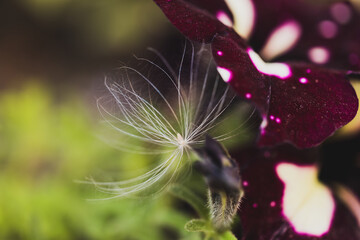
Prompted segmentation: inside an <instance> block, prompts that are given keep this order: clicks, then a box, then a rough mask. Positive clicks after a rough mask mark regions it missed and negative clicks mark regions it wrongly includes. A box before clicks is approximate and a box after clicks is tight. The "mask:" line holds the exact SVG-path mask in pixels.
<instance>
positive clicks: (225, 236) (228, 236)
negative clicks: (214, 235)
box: [219, 231, 237, 240]
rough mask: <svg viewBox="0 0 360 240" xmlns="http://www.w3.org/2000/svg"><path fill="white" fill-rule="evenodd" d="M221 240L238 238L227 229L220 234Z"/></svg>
mask: <svg viewBox="0 0 360 240" xmlns="http://www.w3.org/2000/svg"><path fill="white" fill-rule="evenodd" d="M219 239H221V240H237V238H236V237H235V236H234V234H233V233H232V232H231V231H226V232H224V233H223V234H221V235H220V238H219Z"/></svg>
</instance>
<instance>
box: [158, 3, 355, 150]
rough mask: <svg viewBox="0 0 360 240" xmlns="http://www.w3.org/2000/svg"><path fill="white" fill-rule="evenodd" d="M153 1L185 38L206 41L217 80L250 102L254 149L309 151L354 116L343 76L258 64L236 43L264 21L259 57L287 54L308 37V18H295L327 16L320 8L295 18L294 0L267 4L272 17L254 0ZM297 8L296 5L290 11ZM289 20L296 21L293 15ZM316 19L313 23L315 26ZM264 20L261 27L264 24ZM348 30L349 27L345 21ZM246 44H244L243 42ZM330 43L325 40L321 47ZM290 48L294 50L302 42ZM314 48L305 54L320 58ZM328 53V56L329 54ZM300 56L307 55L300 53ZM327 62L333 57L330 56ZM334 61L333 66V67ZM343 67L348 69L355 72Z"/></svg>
mask: <svg viewBox="0 0 360 240" xmlns="http://www.w3.org/2000/svg"><path fill="white" fill-rule="evenodd" d="M154 1H155V2H156V3H157V4H158V5H159V7H160V8H161V9H162V10H163V12H164V13H165V15H166V16H167V17H168V18H169V20H170V21H171V22H172V23H173V24H174V25H175V26H176V27H177V28H178V29H179V30H180V31H181V32H182V33H183V34H184V35H185V36H187V37H188V38H189V39H191V40H194V41H200V42H205V43H210V44H211V47H212V51H213V56H214V59H215V61H216V63H217V65H218V71H219V73H220V75H221V76H222V78H223V80H224V81H225V82H228V83H229V84H230V85H231V86H232V87H233V88H234V89H235V90H236V91H237V93H238V95H239V96H241V97H243V98H245V99H248V100H249V101H251V102H252V103H253V104H254V105H255V106H256V107H257V109H258V111H259V112H260V114H261V116H262V119H263V121H262V124H261V126H260V128H261V136H260V139H259V144H260V145H274V144H278V143H281V142H290V143H292V144H294V145H295V146H297V147H299V148H307V147H312V146H315V145H318V144H320V143H321V142H322V141H324V140H325V139H326V138H327V137H329V136H330V135H332V134H333V133H334V131H336V130H337V129H338V128H340V127H342V126H344V125H345V124H347V123H348V122H349V121H350V120H351V119H352V118H353V117H354V116H355V114H356V112H357V109H358V99H357V97H356V93H355V91H354V90H353V88H352V86H351V85H350V83H349V82H348V72H347V71H345V70H331V69H328V68H325V67H322V66H320V65H317V64H310V63H293V62H286V63H266V62H264V61H263V60H262V58H261V57H260V56H259V55H258V54H257V53H256V52H255V51H254V50H253V49H252V48H251V47H250V46H249V45H248V43H247V42H246V41H245V40H244V38H249V37H250V36H251V33H252V31H253V34H254V37H256V36H260V37H262V35H261V34H259V33H258V32H259V31H260V32H261V29H262V25H260V24H258V23H261V22H264V27H265V28H264V32H266V31H268V28H269V27H270V28H272V27H275V31H274V33H273V34H270V35H272V37H270V40H268V41H267V42H266V44H265V46H264V48H263V49H262V50H261V53H262V54H263V55H264V56H265V57H266V58H267V59H270V58H272V57H274V56H279V55H280V54H281V53H283V52H285V51H288V53H289V54H290V55H291V56H294V55H296V54H295V53H296V51H295V49H296V48H294V51H290V52H289V49H292V48H293V47H294V46H295V45H296V43H300V42H303V43H302V44H308V40H307V39H308V37H307V36H308V35H309V33H308V32H307V30H306V29H305V25H306V24H310V23H309V21H310V20H307V21H305V20H304V21H303V20H302V16H307V14H314V13H323V12H325V11H327V10H324V9H325V7H323V6H322V7H318V8H315V10H311V9H310V10H309V12H308V13H307V14H303V15H300V14H297V13H298V12H301V11H304V9H305V10H306V9H307V8H306V6H307V5H306V4H305V3H303V5H301V2H302V1H299V0H296V1H293V2H292V3H291V4H290V3H288V4H285V3H283V2H284V1H281V0H278V1H273V2H274V3H273V2H272V4H278V5H276V6H279V8H280V9H281V11H280V12H276V11H275V10H273V9H272V6H269V3H268V2H269V1H267V3H262V4H261V2H263V1H260V0H254V1H251V0H239V1H234V0H219V1H205V0H193V1H185V0H154ZM239 3H241V4H242V5H239ZM292 4H293V5H292ZM298 5H299V6H301V7H296V6H298ZM274 6H275V5H274ZM339 6H340V5H338V7H337V8H339ZM341 6H342V7H341ZM341 6H340V8H342V9H348V10H349V9H350V7H349V6H350V5H349V4H347V5H346V6H345V5H341ZM344 7H345V8H344ZM333 8H334V7H333ZM264 9H270V10H271V11H270V12H273V11H274V13H277V14H275V15H274V14H265V13H267V12H266V10H264ZM274 9H277V8H276V7H274ZM334 9H335V8H334ZM350 10H351V12H350V13H348V15H349V14H352V15H351V16H350V17H348V18H352V19H355V18H356V17H357V16H358V15H357V13H356V12H355V11H353V10H352V9H350ZM332 11H333V12H334V13H333V15H334V18H335V20H336V21H338V22H339V24H343V25H345V23H349V22H351V19H350V20H346V19H345V15H346V10H342V12H344V11H345V15H344V13H341V11H340V10H339V9H338V10H336V11H335V10H332ZM336 12H337V13H336ZM339 12H340V13H339ZM329 14H330V13H329ZM273 15H274V16H273ZM293 15H294V16H296V17H294V18H293V17H292V16H293ZM289 16H291V17H289ZM267 19H269V20H267ZM314 19H315V16H314ZM319 19H320V17H319ZM319 19H317V20H318V21H320V20H321V19H320V20H319ZM335 20H334V21H335ZM345 20H346V21H345ZM257 21H258V23H257V24H255V27H254V23H256V22H257ZM267 21H269V24H266V23H267ZM324 21H326V20H324ZM329 23H330V21H329V22H324V23H323V24H322V25H324V27H323V28H324V29H325V30H324V31H325V32H326V31H328V30H327V29H328V27H327V25H329ZM279 24H280V25H279ZM314 24H315V23H314ZM320 25H321V24H320ZM322 25H321V26H322ZM330 25H331V24H330ZM330 25H329V26H330ZM350 25H351V26H352V25H354V24H353V23H352V22H351V24H350ZM350 25H349V26H350ZM306 26H307V25H306ZM336 26H337V25H336ZM351 26H350V27H351ZM259 29H260V30H259ZM321 29H322V28H321V27H320V30H321ZM305 30H306V31H305ZM344 31H345V30H344ZM284 33H285V35H286V34H287V35H289V36H290V40H289V41H283V38H284ZM302 33H304V34H302ZM339 34H340V33H339ZM241 36H242V37H241ZM325 36H327V38H326V37H325V40H329V39H331V36H330V33H328V32H326V33H325ZM339 36H340V35H339ZM344 36H345V37H346V36H347V35H344ZM323 38H324V37H323ZM314 39H317V38H314ZM320 39H322V38H321V36H320ZM346 39H347V38H346ZM341 40H342V38H335V35H334V36H333V39H332V40H331V41H336V42H337V41H341ZM329 41H330V40H329ZM251 42H252V41H251V39H250V44H251ZM316 43H317V42H316ZM346 43H349V41H342V42H339V43H338V44H343V45H342V46H341V48H343V47H346ZM331 44H332V43H329V46H330V45H331ZM269 46H270V47H269ZM297 46H300V48H301V46H305V45H301V44H297ZM331 46H332V45H331ZM314 47H317V48H315V49H313V51H312V52H313V55H314V56H316V57H318V58H320V57H321V54H322V53H323V52H321V51H322V50H324V49H323V48H320V47H318V46H317V45H316V46H315V45H314ZM269 49H270V50H269ZM351 50H352V48H351ZM307 51H308V49H307ZM309 51H310V50H309ZM356 51H357V49H355V52H356ZM335 52H336V51H334V53H332V54H333V55H332V56H336V54H335ZM339 52H340V53H342V51H339ZM306 54H307V55H306V56H308V53H306ZM346 54H351V52H347V53H346ZM354 54H355V53H354ZM353 56H355V55H353ZM300 59H304V57H303V56H302V57H300ZM329 59H330V58H329ZM331 59H334V60H337V59H336V58H334V57H332V58H331ZM354 59H355V57H354ZM312 60H314V59H312ZM315 60H316V58H315ZM329 61H330V60H329ZM313 62H315V63H319V61H313ZM335 63H336V61H334V64H333V65H334V66H335V65H336V64H335ZM349 69H350V68H349ZM351 69H355V70H356V69H357V67H356V66H355V67H353V68H351Z"/></svg>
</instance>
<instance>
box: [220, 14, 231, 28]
mask: <svg viewBox="0 0 360 240" xmlns="http://www.w3.org/2000/svg"><path fill="white" fill-rule="evenodd" d="M216 18H217V19H218V20H219V21H220V22H222V24H224V25H226V26H228V27H232V26H233V22H232V21H231V19H230V17H229V16H228V15H227V14H226V13H224V12H223V11H219V12H217V13H216Z"/></svg>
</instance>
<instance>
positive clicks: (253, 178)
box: [232, 145, 360, 240]
mask: <svg viewBox="0 0 360 240" xmlns="http://www.w3.org/2000/svg"><path fill="white" fill-rule="evenodd" d="M232 155H233V156H239V158H238V159H240V161H239V163H240V169H241V175H242V179H243V188H244V191H245V195H244V198H243V201H242V203H241V206H240V210H239V215H240V218H241V223H242V227H243V236H242V239H246V240H250V239H254V240H265V239H266V240H268V239H279V240H285V239H286V240H288V239H298V240H316V239H321V240H323V239H327V240H335V239H349V240H355V239H358V238H359V236H360V235H359V230H358V225H357V222H356V219H355V217H354V215H353V214H352V213H351V212H350V211H349V210H348V209H347V208H346V207H345V206H344V205H343V204H342V203H341V202H340V201H338V200H337V198H335V197H334V196H333V194H332V193H331V190H330V188H328V187H327V186H325V185H323V184H321V183H319V182H318V181H317V179H316V177H314V176H316V172H311V171H310V174H309V171H308V169H310V170H314V169H317V167H316V165H315V164H314V163H315V161H316V159H317V158H318V154H317V152H316V150H314V149H311V150H302V151H299V150H296V149H295V148H293V147H291V146H290V145H284V146H281V147H278V148H276V149H272V150H266V149H262V150H260V149H251V150H247V151H245V152H241V153H238V154H232ZM279 167H283V169H282V173H280V171H279ZM287 167H288V168H287ZM314 174H315V175H314ZM312 183H314V187H311V186H312ZM303 186H307V188H306V187H305V188H304V189H300V188H302V187H303ZM322 191H325V194H323V193H321V192H322ZM289 196H290V200H291V197H292V198H293V200H291V201H288V200H287V198H288V199H289ZM326 202H328V203H329V204H328V205H326ZM332 204H333V205H332ZM289 208H290V213H291V216H289V213H288V212H289V210H288V209H289ZM291 208H293V210H292V211H293V212H291ZM313 209H316V211H314V210H313ZM321 210H324V211H325V210H326V211H328V212H324V213H323V214H321ZM287 211H288V212H287ZM315 220H316V221H315ZM312 221H314V222H312ZM309 223H311V224H309ZM324 226H325V227H324ZM314 227H318V228H314Z"/></svg>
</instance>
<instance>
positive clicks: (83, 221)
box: [0, 0, 198, 240]
mask: <svg viewBox="0 0 360 240" xmlns="http://www.w3.org/2000/svg"><path fill="white" fill-rule="evenodd" d="M0 31H1V33H0V189H1V190H0V239H9V240H16V239H179V238H185V237H186V239H198V235H197V234H192V235H191V236H190V235H189V236H186V233H184V231H183V227H184V224H185V223H186V222H187V221H188V220H189V215H191V214H193V213H192V212H191V211H190V212H189V211H183V210H181V209H183V207H181V206H178V207H176V206H177V204H179V203H177V202H174V199H172V198H171V197H169V196H162V197H158V198H151V199H145V200H136V201H135V200H133V199H122V200H119V199H115V200H107V201H102V200H100V201H87V199H97V198H104V197H106V196H104V195H101V194H100V193H99V192H98V191H96V189H94V187H93V186H89V185H85V186H84V185H82V184H78V183H75V182H74V181H75V180H84V179H85V178H86V177H89V176H94V177H95V178H96V177H99V176H100V177H102V179H100V180H104V179H112V177H114V178H116V176H117V175H118V174H119V173H121V172H124V170H125V171H126V169H133V168H134V167H135V168H143V167H145V166H147V165H146V161H145V160H144V159H141V157H139V156H138V155H137V156H133V155H132V154H130V153H123V152H121V151H119V150H117V149H114V148H112V147H111V146H109V145H107V144H106V143H104V142H103V141H101V139H100V138H99V136H97V134H98V133H99V132H101V131H102V129H101V128H102V126H100V125H99V121H98V120H99V114H98V111H97V109H96V103H95V101H96V98H97V97H99V96H101V94H102V93H103V92H104V89H105V87H104V76H105V74H106V73H107V72H109V71H111V70H112V69H114V68H115V67H117V66H119V65H120V63H121V62H126V61H127V60H128V59H129V58H132V55H133V54H138V53H140V54H141V53H143V52H145V51H146V48H147V47H149V46H151V47H153V48H156V49H158V50H159V51H162V52H163V51H164V50H166V49H170V48H172V46H173V45H174V41H175V42H176V41H179V42H183V41H184V39H183V38H182V37H180V36H179V35H178V33H177V32H176V31H175V30H174V29H173V28H172V27H171V25H170V24H169V23H168V21H167V20H166V19H165V17H164V16H163V14H162V13H161V11H160V9H158V8H157V6H156V5H155V4H154V3H153V2H152V1H150V0H136V1H134V0H107V1H88V0H71V1H70V0H11V1H0ZM172 38H173V39H174V41H170V42H169V39H172ZM179 50H180V51H181V49H179ZM135 158H136V159H135ZM124 159H126V161H125V160H124ZM104 176H105V177H104ZM174 206H175V207H174ZM184 234H185V235H184Z"/></svg>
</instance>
